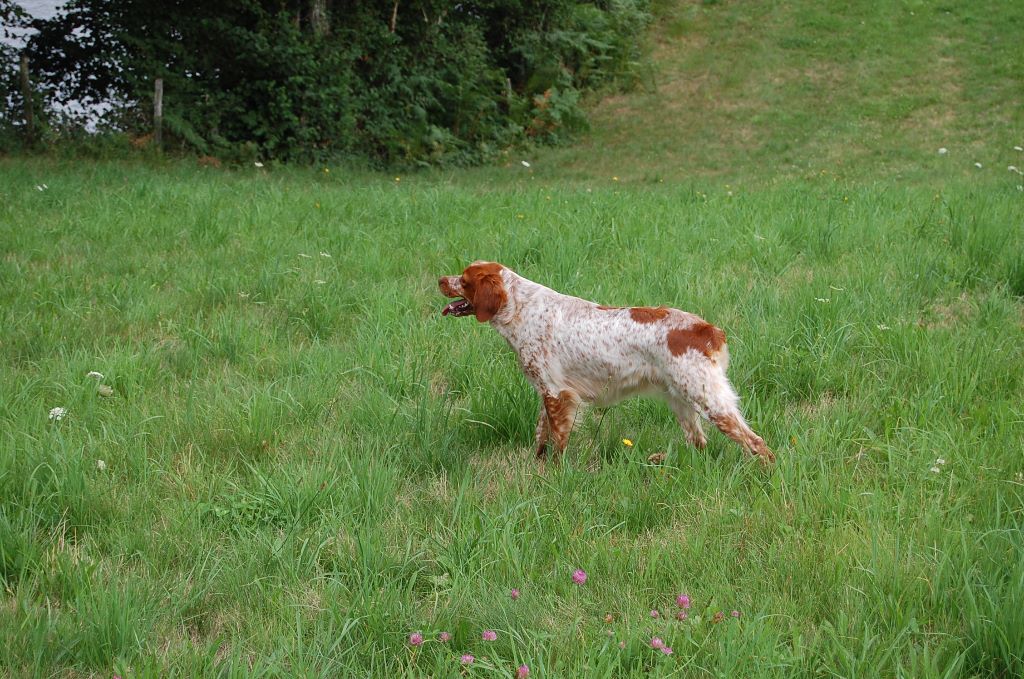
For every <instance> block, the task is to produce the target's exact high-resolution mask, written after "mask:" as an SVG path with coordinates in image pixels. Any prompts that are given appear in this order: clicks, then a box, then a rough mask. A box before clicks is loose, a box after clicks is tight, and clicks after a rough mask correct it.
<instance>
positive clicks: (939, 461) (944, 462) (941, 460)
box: [935, 457, 946, 464]
mask: <svg viewBox="0 0 1024 679" xmlns="http://www.w3.org/2000/svg"><path fill="white" fill-rule="evenodd" d="M935 464H946V461H945V460H944V459H942V458H941V457H940V458H936V460H935Z"/></svg>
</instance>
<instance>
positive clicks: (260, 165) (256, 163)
mask: <svg viewBox="0 0 1024 679" xmlns="http://www.w3.org/2000/svg"><path fill="white" fill-rule="evenodd" d="M253 165H255V166H256V167H263V163H261V162H260V161H258V160H257V161H256V162H255V163H253Z"/></svg>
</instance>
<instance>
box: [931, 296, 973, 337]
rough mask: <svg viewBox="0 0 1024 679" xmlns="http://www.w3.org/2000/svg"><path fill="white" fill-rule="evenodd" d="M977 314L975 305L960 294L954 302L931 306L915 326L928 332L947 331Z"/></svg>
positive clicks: (936, 303)
mask: <svg viewBox="0 0 1024 679" xmlns="http://www.w3.org/2000/svg"><path fill="white" fill-rule="evenodd" d="M977 313H978V306H977V304H975V303H974V301H973V300H972V299H971V296H970V295H969V294H968V293H966V292H962V293H960V296H959V297H957V298H956V299H954V300H950V301H946V302H935V303H934V304H932V305H931V306H930V307H929V308H928V309H927V310H926V311H925V314H924V317H923V318H919V319H918V321H917V325H918V326H919V327H922V328H927V329H928V330H936V329H948V328H953V327H955V326H957V325H960V324H961V323H964V322H966V321H969V320H971V319H972V318H974V316H975V315H977Z"/></svg>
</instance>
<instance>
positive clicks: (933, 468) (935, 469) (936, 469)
mask: <svg viewBox="0 0 1024 679" xmlns="http://www.w3.org/2000/svg"><path fill="white" fill-rule="evenodd" d="M931 470H932V471H933V472H935V473H936V474H938V473H939V472H940V471H942V470H941V469H939V468H938V467H932V469H931Z"/></svg>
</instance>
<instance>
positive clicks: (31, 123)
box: [21, 54, 36, 142]
mask: <svg viewBox="0 0 1024 679" xmlns="http://www.w3.org/2000/svg"><path fill="white" fill-rule="evenodd" d="M21 97H22V99H23V101H24V107H25V136H26V137H28V140H29V141H30V142H31V141H32V140H33V139H34V138H35V131H36V128H35V116H34V115H33V114H32V82H31V81H30V80H29V78H28V55H27V54H22V55H21Z"/></svg>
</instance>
